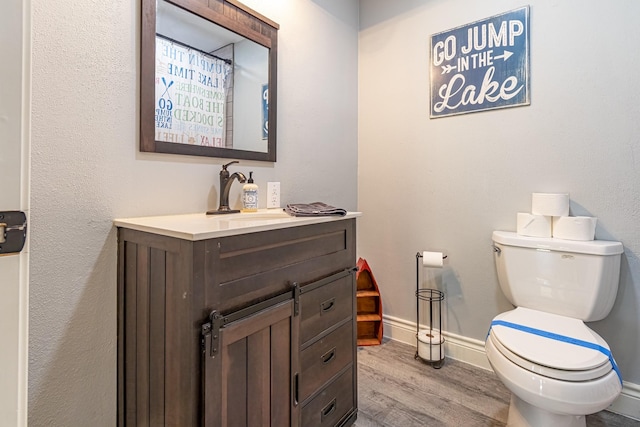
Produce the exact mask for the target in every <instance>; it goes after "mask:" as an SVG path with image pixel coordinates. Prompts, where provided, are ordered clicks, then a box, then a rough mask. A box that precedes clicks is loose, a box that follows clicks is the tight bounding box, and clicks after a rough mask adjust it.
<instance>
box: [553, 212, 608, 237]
mask: <svg viewBox="0 0 640 427" xmlns="http://www.w3.org/2000/svg"><path fill="white" fill-rule="evenodd" d="M597 223H598V218H595V217H591V216H558V217H554V218H553V237H555V238H557V239H566V240H593V239H594V237H595V234H596V224H597Z"/></svg>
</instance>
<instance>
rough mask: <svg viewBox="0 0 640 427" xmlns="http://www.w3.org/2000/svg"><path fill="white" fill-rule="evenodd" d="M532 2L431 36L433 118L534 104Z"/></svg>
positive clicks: (431, 114)
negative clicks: (530, 26)
mask: <svg viewBox="0 0 640 427" xmlns="http://www.w3.org/2000/svg"><path fill="white" fill-rule="evenodd" d="M529 92H530V89H529V6H525V7H522V8H520V9H516V10H512V11H510V12H505V13H503V14H500V15H496V16H492V17H490V18H487V19H483V20H481V21H477V22H473V23H471V24H468V25H464V26H461V27H458V28H454V29H452V30H448V31H444V32H442V33H438V34H433V35H432V36H431V113H430V116H431V118H438V117H445V116H451V115H454V114H464V113H471V112H476V111H483V110H492V109H496V108H507V107H516V106H521V105H529V104H530V94H529Z"/></svg>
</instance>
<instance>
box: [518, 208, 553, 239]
mask: <svg viewBox="0 0 640 427" xmlns="http://www.w3.org/2000/svg"><path fill="white" fill-rule="evenodd" d="M552 219H553V217H551V216H545V215H533V214H530V213H524V212H518V219H517V227H516V232H517V233H518V234H519V235H521V236H529V237H551V225H552V222H553V221H552Z"/></svg>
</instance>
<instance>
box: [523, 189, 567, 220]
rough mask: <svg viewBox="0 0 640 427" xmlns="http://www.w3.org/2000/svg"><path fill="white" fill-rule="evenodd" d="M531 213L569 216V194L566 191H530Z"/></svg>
mask: <svg viewBox="0 0 640 427" xmlns="http://www.w3.org/2000/svg"><path fill="white" fill-rule="evenodd" d="M531 213H532V214H534V215H545V216H569V195H568V194H566V193H532V194H531Z"/></svg>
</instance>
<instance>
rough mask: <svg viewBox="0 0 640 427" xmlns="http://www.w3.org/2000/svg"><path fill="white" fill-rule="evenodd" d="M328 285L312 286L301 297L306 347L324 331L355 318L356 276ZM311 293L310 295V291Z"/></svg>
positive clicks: (342, 276) (346, 275)
mask: <svg viewBox="0 0 640 427" xmlns="http://www.w3.org/2000/svg"><path fill="white" fill-rule="evenodd" d="M337 276H338V277H337V278H336V279H335V280H333V281H329V282H328V283H326V284H324V285H322V286H318V287H316V286H315V285H314V284H311V285H309V286H308V287H307V288H306V289H305V287H303V288H302V290H301V295H300V315H301V324H300V340H301V342H302V343H303V344H304V343H305V342H307V341H309V340H310V339H311V338H313V337H315V336H316V335H318V334H319V333H321V332H322V331H324V330H325V329H327V328H329V327H331V326H333V325H335V324H337V323H339V322H340V321H342V320H344V319H347V318H350V317H352V315H353V298H354V295H353V294H354V290H353V283H354V280H353V275H352V274H349V273H341V274H339V275H337ZM307 289H310V291H307Z"/></svg>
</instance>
